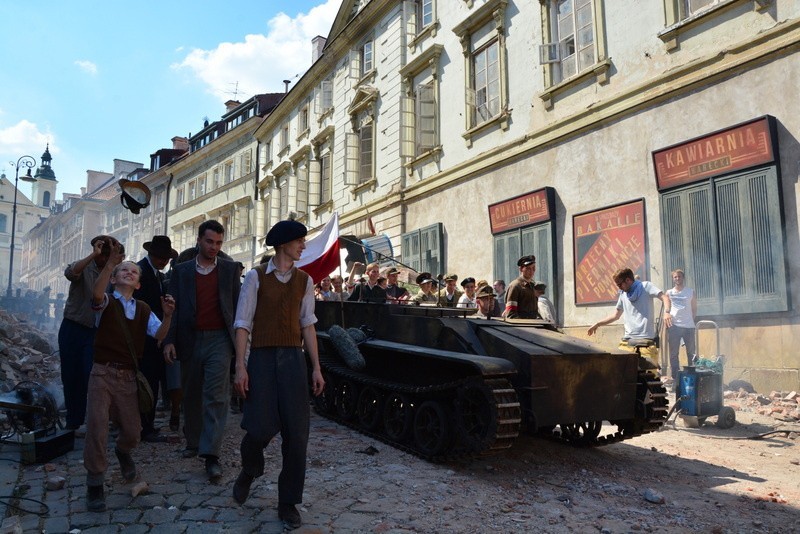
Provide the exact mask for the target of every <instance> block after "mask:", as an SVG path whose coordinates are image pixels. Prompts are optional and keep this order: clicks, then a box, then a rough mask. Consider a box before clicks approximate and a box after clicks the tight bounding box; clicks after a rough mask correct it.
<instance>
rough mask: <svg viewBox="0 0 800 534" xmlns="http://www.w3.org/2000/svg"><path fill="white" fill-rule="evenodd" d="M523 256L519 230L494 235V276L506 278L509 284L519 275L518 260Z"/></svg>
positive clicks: (496, 278)
mask: <svg viewBox="0 0 800 534" xmlns="http://www.w3.org/2000/svg"><path fill="white" fill-rule="evenodd" d="M521 256H522V254H521V251H520V233H519V231H518V230H517V231H514V232H510V233H507V234H501V235H497V236H495V237H494V261H495V264H494V277H495V280H498V279H500V280H505V281H506V285H508V284H509V283H510V282H511V280H514V279H515V278H516V277H518V276H519V269H518V268H517V260H518V259H519V258H520V257H521Z"/></svg>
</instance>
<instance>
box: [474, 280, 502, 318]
mask: <svg viewBox="0 0 800 534" xmlns="http://www.w3.org/2000/svg"><path fill="white" fill-rule="evenodd" d="M496 296H497V295H495V293H494V291H493V290H492V286H489V285H485V286H483V287H481V288H480V289H479V290H478V291H476V292H475V300H476V301H477V304H478V313H476V314H475V316H476V317H482V318H484V319H490V318H492V317H494V316H495V315H494V313H493V311H494V306H495V304H496V302H495V300H494V298H495V297H496Z"/></svg>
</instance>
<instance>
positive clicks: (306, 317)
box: [233, 220, 325, 528]
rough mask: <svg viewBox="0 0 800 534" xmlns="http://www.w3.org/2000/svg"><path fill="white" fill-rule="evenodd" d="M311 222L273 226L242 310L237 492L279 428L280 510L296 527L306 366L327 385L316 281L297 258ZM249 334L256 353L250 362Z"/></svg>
mask: <svg viewBox="0 0 800 534" xmlns="http://www.w3.org/2000/svg"><path fill="white" fill-rule="evenodd" d="M305 236H306V227H305V226H303V225H302V224H300V223H299V222H297V221H293V220H288V221H280V222H278V223H277V224H275V226H273V227H272V228H271V229H270V231H269V232H268V233H267V239H266V243H267V245H268V246H272V247H275V256H274V257H273V258H272V259H270V260H269V262H268V263H266V264H262V265H259V266H257V267H255V268H254V269H252V270H251V271H250V272H248V273H247V275H246V276H245V278H244V284H243V285H242V292H241V296H240V298H239V304H238V306H237V309H236V322H235V323H234V326H235V327H236V379H235V382H234V387H235V388H236V391H237V393H238V394H239V395H241V396H242V397H244V399H245V400H244V416H243V417H242V428H243V429H244V430H245V431H246V432H247V433H246V434H245V436H244V438H243V439H242V444H241V454H242V470H241V472H240V473H239V476H238V477H237V479H236V482H235V483H234V485H233V498H234V499H235V500H236V502H238V503H239V504H243V503H244V502H245V501H246V500H247V497H248V495H249V494H250V485H251V484H252V483H253V480H254V479H255V478H256V477H260V476H261V475H263V474H264V448H265V447H266V446H267V445H269V442H270V441H271V440H272V438H273V437H275V435H276V434H277V433H278V432H280V433H281V438H282V445H281V452H282V455H283V467H282V469H281V474H280V476H279V477H278V517H279V518H280V519H281V520H282V521H284V522H285V523H286V524H287V525H288V526H289V527H290V528H298V527H300V525H301V524H302V519H301V518H300V513H299V512H298V511H297V507H296V505H297V504H299V503H301V502H303V486H304V484H305V477H306V448H307V446H308V431H309V418H310V412H309V403H308V400H309V399H308V369H307V365H306V357H305V355H304V354H303V349H305V352H306V354H308V357H309V360H310V362H311V388H312V393H313V394H314V395H315V396H317V395H320V394H321V393H322V390H323V389H324V387H325V380H324V379H323V378H322V371H321V369H320V365H319V356H318V353H317V334H316V329H315V328H314V323H316V322H317V318H316V316H315V315H314V305H315V300H314V282H313V280H311V277H310V276H308V275H307V274H306V273H305V272H303V271H301V270H299V269H297V268H296V267H295V266H294V263H295V262H296V261H297V260H299V259H300V256H301V255H302V253H303V250H305V248H306V245H305ZM248 337H249V338H250V339H251V343H250V356H249V358H248V361H247V363H245V355H246V353H247V341H248Z"/></svg>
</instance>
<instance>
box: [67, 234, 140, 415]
mask: <svg viewBox="0 0 800 534" xmlns="http://www.w3.org/2000/svg"><path fill="white" fill-rule="evenodd" d="M91 245H92V252H91V253H90V254H89V255H88V256H86V257H85V258H83V259H81V260H78V261H75V262H72V263H70V264H69V265H68V266H67V268H66V269H65V270H64V276H65V277H66V278H67V280H69V294H68V296H67V302H66V304H65V305H64V320H63V321H61V328H59V330H58V353H59V356H60V359H61V383H62V384H63V385H64V406H65V407H66V409H67V428H68V429H70V430H75V429H77V428H79V427H80V426H81V425H83V422H84V420H85V419H86V394H87V389H86V388H87V387H88V384H89V373H91V371H92V357H93V355H94V336H95V332H96V331H97V328H95V314H94V311H92V307H91V300H92V294H93V289H94V283H95V282H96V281H97V277H98V276H100V271H101V270H102V269H103V267H105V265H106V262H108V257H109V255H110V254H111V247H112V246H119V247H120V249H121V252H122V253H123V254H124V253H125V247H123V246H122V245H120V243H119V241H117V240H116V239H114V238H113V237H111V236H107V235H99V236H97V237H94V238H93V239H92V241H91Z"/></svg>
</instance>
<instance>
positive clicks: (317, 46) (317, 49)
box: [311, 35, 327, 65]
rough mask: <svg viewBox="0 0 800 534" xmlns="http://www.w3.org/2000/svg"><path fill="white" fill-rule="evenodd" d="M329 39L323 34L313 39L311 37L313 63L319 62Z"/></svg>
mask: <svg viewBox="0 0 800 534" xmlns="http://www.w3.org/2000/svg"><path fill="white" fill-rule="evenodd" d="M326 42H327V39H325V38H324V37H323V36H321V35H317V36H316V37H314V38H313V39H311V64H312V65H313V64H314V63H316V62H317V60H318V59H319V58H320V56H322V49H323V48H325V43H326Z"/></svg>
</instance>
